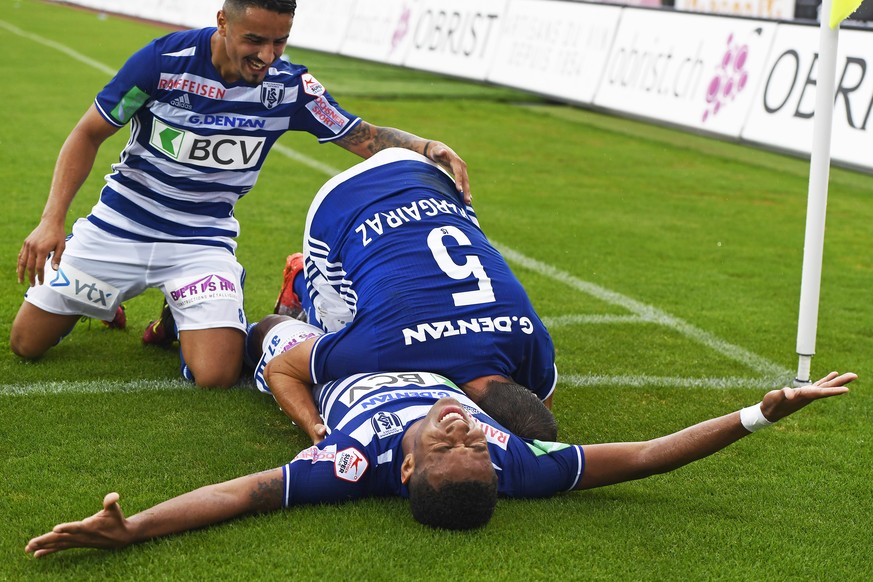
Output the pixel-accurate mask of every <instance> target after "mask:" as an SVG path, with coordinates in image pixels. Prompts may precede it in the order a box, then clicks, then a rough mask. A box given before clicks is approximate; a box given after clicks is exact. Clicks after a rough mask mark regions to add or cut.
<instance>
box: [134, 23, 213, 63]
mask: <svg viewBox="0 0 873 582" xmlns="http://www.w3.org/2000/svg"><path fill="white" fill-rule="evenodd" d="M215 31H216V29H215V27H208V28H192V29H188V30H177V31H174V32H170V33H168V34H165V35H164V36H161V37H158V38H156V39H154V40H153V41H152V42H151V43H150V44H151V45H152V46H154V48H155V50H156V51H157V52H158V53H160V54H163V55H165V56H192V57H193V56H204V55H203V54H198V53H202V52H203V51H204V50H205V47H206V46H209V45H208V44H207V43H208V42H209V40H210V39H211V38H212V35H213V34H214V33H215Z"/></svg>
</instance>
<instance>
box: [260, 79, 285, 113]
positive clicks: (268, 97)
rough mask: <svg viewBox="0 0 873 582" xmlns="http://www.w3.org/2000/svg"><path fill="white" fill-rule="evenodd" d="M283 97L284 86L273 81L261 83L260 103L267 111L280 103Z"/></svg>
mask: <svg viewBox="0 0 873 582" xmlns="http://www.w3.org/2000/svg"><path fill="white" fill-rule="evenodd" d="M284 96H285V85H283V84H282V83H276V82H273V81H264V82H263V83H261V103H263V104H264V107H266V108H267V109H272V108H274V107H275V106H276V105H278V104H279V103H281V102H282V98H283V97H284Z"/></svg>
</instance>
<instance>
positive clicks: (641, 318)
mask: <svg viewBox="0 0 873 582" xmlns="http://www.w3.org/2000/svg"><path fill="white" fill-rule="evenodd" d="M0 28H4V29H6V30H8V31H9V32H12V33H13V34H16V35H18V36H21V37H23V38H27V39H29V40H33V41H35V42H38V43H40V44H42V45H44V46H49V47H51V48H54V49H55V50H57V51H59V52H61V53H63V54H65V55H68V56H70V57H71V58H73V59H75V60H77V61H79V62H81V63H84V64H85V65H88V66H90V67H93V68H95V69H97V70H99V71H101V72H103V73H106V74H107V75H109V76H112V75H115V73H116V72H117V71H115V70H113V69H112V68H110V67H107V66H106V65H103V64H102V63H99V62H97V61H94V60H93V59H90V58H88V57H86V56H85V55H83V54H81V53H79V52H77V51H75V50H73V49H71V48H69V47H67V46H64V45H62V44H60V43H58V42H55V41H53V40H50V39H47V38H44V37H41V36H39V35H36V34H32V33H29V32H26V31H23V30H21V29H20V28H18V27H16V26H13V25H11V24H9V23H7V22H4V21H3V20H0ZM273 149H274V150H276V151H278V152H279V153H281V154H282V155H284V156H286V157H288V158H290V159H292V160H294V161H297V162H299V163H301V164H303V165H305V166H307V167H309V168H311V169H313V170H315V171H317V172H320V173H322V174H324V175H326V176H328V177H333V176H335V175H336V174H339V173H340V171H341V170H340V169H338V168H334V167H332V166H330V165H327V164H324V163H322V162H319V161H318V160H315V159H312V158H310V157H309V156H306V155H304V154H301V153H300V152H297V151H295V150H293V149H291V148H289V147H287V146H283V145H281V144H278V143H277V144H275V145H274V146H273ZM492 243H493V244H494V246H495V247H496V248H497V249H498V250H499V251H500V252H501V253H503V256H504V257H506V259H507V260H508V261H510V262H512V263H516V264H518V265H520V266H522V267H524V268H526V269H529V270H531V271H534V272H535V273H538V274H540V275H543V276H545V277H548V278H549V279H552V280H553V281H557V282H561V283H564V284H565V285H567V286H569V287H571V288H572V289H575V290H576V291H579V292H581V293H584V294H586V295H590V296H592V297H595V298H596V299H599V300H601V301H604V302H606V303H609V304H611V305H616V306H619V307H622V308H624V309H626V310H628V311H629V312H630V313H631V315H628V316H624V315H565V316H560V317H555V318H551V319H547V320H545V321H546V323H547V325H550V326H556V327H557V326H563V325H586V324H603V323H607V324H617V323H655V324H658V325H663V326H664V327H667V328H669V329H672V330H674V331H676V332H677V333H679V334H681V335H684V336H685V337H687V338H689V339H692V340H694V341H696V342H698V343H700V344H702V345H704V346H706V347H708V348H710V349H712V350H714V351H715V352H717V353H719V354H721V355H722V356H725V357H726V358H729V359H731V360H733V361H735V362H738V363H740V364H742V365H744V366H746V367H748V368H751V369H752V370H753V371H755V372H757V373H758V374H760V375H761V377H760V378H757V379H756V378H742V377H737V378H681V377H655V376H638V375H629V376H622V375H620V376H599V375H596V376H575V375H570V376H563V375H562V376H561V377H560V382H561V383H562V384H569V385H571V386H580V387H582V386H610V385H626V386H676V387H698V386H699V387H712V388H724V387H732V386H747V387H752V386H758V387H771V386H775V385H777V384H779V383H780V382H785V381H787V380H786V379H790V378H792V377H793V371H792V370H789V369H787V368H783V367H781V366H779V365H777V364H774V363H772V362H770V361H768V360H766V359H764V358H762V357H760V356H758V355H756V354H753V353H752V352H749V351H748V350H746V349H744V348H741V347H739V346H735V345H733V344H730V343H728V342H726V341H724V340H722V339H720V338H718V337H716V336H714V335H712V334H711V333H709V332H706V331H704V330H702V329H700V328H698V327H695V326H693V325H691V324H690V323H688V322H686V321H683V320H681V319H679V318H676V317H673V316H672V315H669V314H667V313H665V312H663V311H661V310H659V309H657V308H655V307H653V306H651V305H646V304H644V303H641V302H639V301H636V300H635V299H631V298H630V297H626V296H624V295H621V294H620V293H617V292H615V291H610V290H609V289H606V288H605V287H601V286H600V285H596V284H594V283H591V282H588V281H583V280H581V279H578V278H577V277H575V276H573V275H570V274H569V273H565V272H563V271H561V270H559V269H557V268H555V267H553V266H551V265H548V264H546V263H542V262H540V261H537V260H536V259H532V258H530V257H527V256H525V255H523V254H521V253H520V252H518V251H515V250H513V249H511V248H509V247H507V246H505V245H502V244H500V243H498V242H496V241H493V240H492ZM186 386H190V385H188V384H185V383H183V382H179V383H178V384H177V383H168V382H154V381H139V382H106V383H102V384H92V383H87V382H50V383H47V384H40V385H39V386H36V385H33V386H30V385H21V384H6V385H2V384H0V395H17V394H51V393H59V392H78V393H101V392H112V391H137V390H173V389H182V388H185V387H186Z"/></svg>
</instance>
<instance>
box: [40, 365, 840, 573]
mask: <svg viewBox="0 0 873 582" xmlns="http://www.w3.org/2000/svg"><path fill="white" fill-rule="evenodd" d="M855 378H856V376H855V374H851V373H849V374H843V375H838V374H837V373H836V372H833V373H831V374H828V375H827V376H826V377H825V378H823V379H821V380H819V381H818V382H816V383H815V384H814V385H810V386H803V387H801V388H782V389H781V390H772V391H770V392H768V393H767V394H766V395H765V396H764V399H763V400H762V401H761V402H760V403H759V404H755V405H753V406H750V407H748V408H744V409H742V410H740V411H738V412H732V413H729V414H725V415H724V416H721V417H718V418H713V419H711V420H707V421H704V422H701V423H699V424H696V425H694V426H691V427H689V428H686V429H684V430H682V431H679V432H676V433H673V434H670V435H667V436H664V437H661V438H656V439H653V440H650V441H645V442H627V443H607V444H593V445H584V446H583V445H567V444H563V443H555V442H541V441H535V440H525V439H520V438H518V437H516V436H515V435H513V434H511V433H509V432H507V431H506V430H505V429H504V428H503V427H502V426H500V425H499V424H497V423H496V422H494V421H493V420H492V419H491V418H490V417H489V416H488V415H486V414H485V413H484V412H482V411H481V409H479V408H478V407H477V406H476V405H475V403H474V402H473V401H472V400H470V399H468V398H467V397H466V396H465V395H464V394H463V393H462V392H461V391H460V390H459V389H458V388H457V387H456V386H455V385H453V384H452V383H451V382H450V381H448V380H447V379H446V378H444V377H441V376H439V375H436V374H432V373H425V372H403V373H376V374H358V375H355V376H352V377H350V378H345V379H343V380H340V381H336V382H330V383H328V384H326V385H325V386H323V387H321V388H320V389H319V390H318V391H317V398H318V404H319V408H320V409H321V410H322V413H323V415H324V418H325V422H326V426H327V427H330V431H329V434H328V435H327V436H326V438H325V439H324V440H323V441H321V443H319V444H318V445H313V446H311V447H309V448H307V449H305V450H303V451H301V452H300V453H298V454H297V456H296V457H294V459H293V460H292V461H291V462H289V463H287V464H286V465H284V466H282V467H278V468H275V469H271V470H268V471H264V472H261V473H256V474H252V475H248V476H245V477H240V478H238V479H234V480H231V481H227V482H224V483H219V484H215V485H209V486H206V487H202V488H200V489H197V490H195V491H191V492H189V493H186V494H183V495H181V496H179V497H176V498H174V499H171V500H169V501H165V502H163V503H161V504H158V505H156V506H155V507H152V508H151V509H147V510H145V511H143V512H141V513H138V514H136V515H134V516H132V517H130V518H125V517H124V515H123V514H122V512H121V508H120V506H119V505H118V500H119V495H118V493H109V494H108V495H106V496H105V497H104V499H103V510H102V511H100V512H98V513H96V514H95V515H93V516H91V517H89V518H87V519H85V520H83V521H78V522H72V523H63V524H59V525H56V526H55V527H54V528H53V529H52V531H50V532H48V533H46V534H44V535H41V536H39V537H36V538H33V539H32V540H30V542H29V543H28V544H27V546H26V547H25V551H26V552H29V553H32V554H33V555H34V556H36V557H41V556H44V555H46V554H50V553H52V552H56V551H59V550H65V549H69V548H79V547H91V548H120V547H124V546H127V545H130V544H133V543H137V542H142V541H145V540H148V539H151V538H156V537H160V536H165V535H170V534H173V533H178V532H181V531H186V530H189V529H194V528H200V527H204V526H207V525H210V524H214V523H218V522H221V521H225V520H228V519H231V518H234V517H238V516H241V515H245V514H248V513H259V512H267V511H273V510H278V509H280V508H288V507H291V506H294V505H300V504H306V503H321V502H340V501H348V500H354V499H360V498H364V497H371V496H388V495H393V496H402V497H408V498H409V500H410V508H411V510H412V514H413V517H414V518H415V519H416V520H417V521H419V522H421V523H423V524H425V525H428V526H432V527H437V528H445V529H471V528H476V527H480V526H482V525H484V524H486V523H487V522H488V521H489V519H490V517H491V515H492V512H493V509H494V507H495V505H496V499H497V495H498V494H499V495H504V496H508V497H547V496H550V495H554V494H556V493H559V492H563V491H569V490H573V489H590V488H594V487H601V486H604V485H610V484H614V483H620V482H624V481H630V480H634V479H641V478H643V477H647V476H650V475H654V474H658V473H664V472H667V471H672V470H674V469H677V468H679V467H681V466H683V465H686V464H688V463H690V462H692V461H695V460H698V459H701V458H703V457H706V456H708V455H711V454H713V453H715V452H716V451H719V450H721V449H723V448H725V447H727V446H728V445H730V444H732V443H734V442H736V441H738V440H739V439H741V438H743V437H745V436H748V435H749V434H751V433H752V432H754V431H756V430H759V429H761V428H764V427H765V426H767V425H769V424H772V423H773V422H776V421H778V420H780V419H781V418H784V417H786V416H788V415H790V414H792V413H794V412H796V411H798V410H800V409H801V408H803V407H804V406H806V405H807V404H809V403H810V402H812V401H814V400H817V399H820V398H827V397H830V396H836V395H839V394H843V393H845V392H847V391H848V388H846V387H845V385H846V384H848V383H849V382H851V381H852V380H854V379H855Z"/></svg>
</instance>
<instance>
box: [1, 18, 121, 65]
mask: <svg viewBox="0 0 873 582" xmlns="http://www.w3.org/2000/svg"><path fill="white" fill-rule="evenodd" d="M0 28H4V29H6V30H8V31H9V32H11V33H12V34H17V35H18V36H20V37H22V38H26V39H28V40H32V41H34V42H36V43H39V44H41V45H44V46H47V47H51V48H53V49H55V50H56V51H58V52H60V53H63V54H65V55H67V56H68V57H70V58H72V59H75V60H77V61H79V62H80V63H84V64H86V65H88V66H89V67H91V68H92V69H97V70H98V71H100V72H102V73H106V74H107V75H109V76H110V77H112V76H114V75H115V73H117V72H118V71H116V70H115V69H113V68H112V67H107V66H106V65H104V64H103V63H99V62H97V61H95V60H94V59H91V58H88V57H86V56H85V55H83V54H82V53H80V52H77V51H74V50H73V49H71V48H70V47H68V46H65V45H62V44H61V43H59V42H55V41H53V40H51V39H49V38H45V37H44V36H40V35H38V34H33V33H32V32H27V31H26V30H21V29H20V28H18V27H17V26H15V25H12V24H9V23H8V22H6V21H4V20H0Z"/></svg>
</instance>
